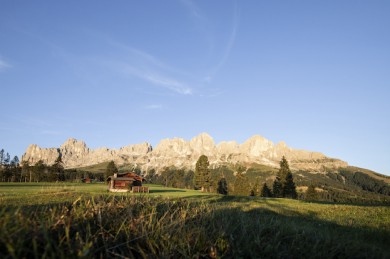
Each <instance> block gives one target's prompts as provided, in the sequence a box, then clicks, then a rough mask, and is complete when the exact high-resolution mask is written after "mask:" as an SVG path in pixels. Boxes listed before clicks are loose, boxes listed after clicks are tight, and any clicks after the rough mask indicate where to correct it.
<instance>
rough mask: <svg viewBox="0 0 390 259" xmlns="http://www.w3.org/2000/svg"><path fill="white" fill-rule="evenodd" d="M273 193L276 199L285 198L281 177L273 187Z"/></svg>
mask: <svg viewBox="0 0 390 259" xmlns="http://www.w3.org/2000/svg"><path fill="white" fill-rule="evenodd" d="M272 193H273V196H274V197H275V198H282V197H283V186H282V183H281V182H280V178H279V176H276V178H275V180H274V183H273V185H272Z"/></svg>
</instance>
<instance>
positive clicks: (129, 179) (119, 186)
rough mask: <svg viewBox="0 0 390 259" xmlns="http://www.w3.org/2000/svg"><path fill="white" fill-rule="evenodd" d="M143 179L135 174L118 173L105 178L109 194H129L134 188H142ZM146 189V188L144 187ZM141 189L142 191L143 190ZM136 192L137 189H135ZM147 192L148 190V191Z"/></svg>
mask: <svg viewBox="0 0 390 259" xmlns="http://www.w3.org/2000/svg"><path fill="white" fill-rule="evenodd" d="M143 181H145V179H144V178H143V177H141V176H139V175H137V174H135V173H118V174H114V175H112V176H109V177H108V178H107V183H108V190H109V191H110V192H130V191H132V190H133V187H135V186H142V182H143ZM144 188H147V187H144ZM144 188H142V190H144ZM136 189H137V191H138V190H139V188H136ZM147 192H149V189H148V191H147Z"/></svg>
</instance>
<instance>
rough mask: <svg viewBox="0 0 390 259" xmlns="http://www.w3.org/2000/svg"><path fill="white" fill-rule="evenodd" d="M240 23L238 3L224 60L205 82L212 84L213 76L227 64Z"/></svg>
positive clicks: (223, 56)
mask: <svg viewBox="0 0 390 259" xmlns="http://www.w3.org/2000/svg"><path fill="white" fill-rule="evenodd" d="M239 21H240V13H239V9H238V6H237V2H235V7H234V14H233V21H232V27H231V30H230V35H229V38H228V41H227V42H226V45H225V50H224V52H223V55H222V58H221V59H220V60H219V62H218V64H217V65H216V66H215V67H214V68H213V69H212V71H211V73H210V75H209V76H206V77H205V78H204V81H205V82H210V81H211V80H212V78H213V76H214V75H215V74H216V73H217V72H218V70H220V69H221V68H222V67H223V66H224V65H225V64H226V62H227V60H228V59H229V56H230V53H231V52H232V48H233V46H234V43H235V41H236V37H237V31H238V26H239Z"/></svg>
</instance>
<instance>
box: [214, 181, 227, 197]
mask: <svg viewBox="0 0 390 259" xmlns="http://www.w3.org/2000/svg"><path fill="white" fill-rule="evenodd" d="M217 192H218V193H219V194H223V195H227V194H228V184H227V181H226V178H225V177H222V178H221V179H220V180H219V181H218V188H217Z"/></svg>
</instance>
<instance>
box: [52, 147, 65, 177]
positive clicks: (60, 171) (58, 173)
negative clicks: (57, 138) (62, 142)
mask: <svg viewBox="0 0 390 259" xmlns="http://www.w3.org/2000/svg"><path fill="white" fill-rule="evenodd" d="M57 152H58V157H57V159H56V161H55V162H54V164H53V165H52V166H51V169H52V172H53V173H54V174H55V175H54V177H53V178H54V180H57V181H65V170H64V163H63V162H62V154H61V151H60V149H59V148H58V149H57Z"/></svg>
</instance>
